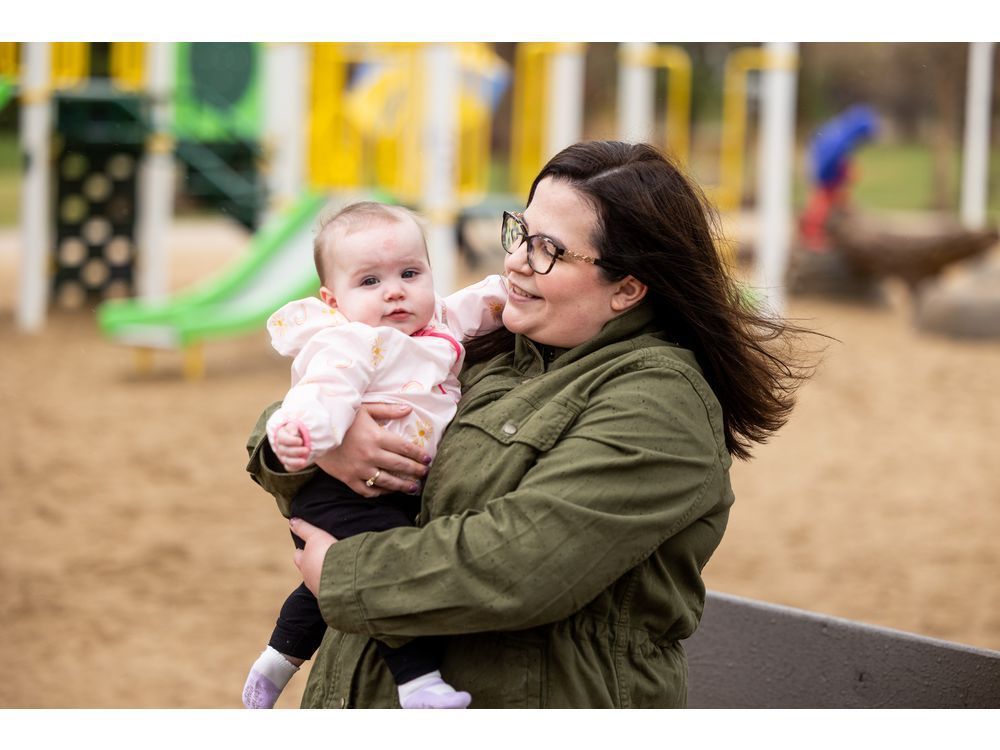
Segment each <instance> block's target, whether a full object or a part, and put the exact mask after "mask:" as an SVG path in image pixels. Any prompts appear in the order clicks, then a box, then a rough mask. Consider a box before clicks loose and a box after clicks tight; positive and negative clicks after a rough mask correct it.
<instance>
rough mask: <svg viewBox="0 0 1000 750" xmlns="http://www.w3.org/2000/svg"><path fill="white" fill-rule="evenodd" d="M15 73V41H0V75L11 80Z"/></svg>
mask: <svg viewBox="0 0 1000 750" xmlns="http://www.w3.org/2000/svg"><path fill="white" fill-rule="evenodd" d="M17 74H18V60H17V42H0V77H3V78H10V79H12V80H13V79H15V78H17Z"/></svg>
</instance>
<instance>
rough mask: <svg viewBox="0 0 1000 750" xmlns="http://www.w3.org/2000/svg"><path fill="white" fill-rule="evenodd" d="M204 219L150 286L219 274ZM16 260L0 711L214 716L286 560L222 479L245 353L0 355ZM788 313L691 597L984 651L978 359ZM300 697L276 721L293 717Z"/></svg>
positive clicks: (61, 331)
mask: <svg viewBox="0 0 1000 750" xmlns="http://www.w3.org/2000/svg"><path fill="white" fill-rule="evenodd" d="M245 242H246V238H245V236H244V235H242V234H241V233H240V232H238V231H237V230H235V229H232V228H230V227H228V226H226V225H220V224H218V223H216V222H212V221H199V222H187V223H183V224H179V225H178V226H176V227H175V228H174V230H173V231H172V235H171V247H172V255H171V259H172V260H171V287H172V288H181V287H183V286H185V285H187V284H189V283H190V282H191V281H194V280H196V279H199V278H202V277H204V275H205V274H207V273H210V272H211V271H213V270H214V269H216V268H219V267H221V266H223V265H225V264H226V263H227V262H229V261H230V260H231V259H232V258H234V257H236V256H238V255H239V253H240V252H241V251H242V249H243V247H244V246H245ZM17 265H18V253H17V237H16V234H14V233H12V232H6V233H0V351H3V352H4V354H3V366H2V367H0V413H2V414H3V415H5V416H6V418H7V424H6V426H5V428H4V429H3V430H0V504H2V507H3V519H4V520H3V523H2V524H0V612H2V615H0V663H2V664H4V665H5V669H4V673H5V679H4V680H3V681H0V707H238V706H239V705H240V699H239V693H240V689H241V686H242V683H243V678H244V676H245V673H246V669H247V666H248V664H249V663H250V661H251V660H252V659H253V658H254V656H255V655H256V653H257V652H259V650H260V648H261V647H262V645H263V643H264V640H265V639H266V637H267V635H268V634H269V632H270V628H271V625H272V623H273V618H274V613H275V611H276V608H277V606H278V605H279V603H280V602H281V600H282V598H283V597H284V596H285V594H286V593H287V592H288V591H290V590H291V589H292V588H293V587H294V585H295V584H296V580H297V579H296V575H295V570H294V567H293V566H292V564H291V544H290V540H289V538H288V535H287V530H286V527H285V525H284V523H283V521H282V519H281V517H280V516H279V515H278V514H277V512H276V511H275V510H274V508H273V505H272V503H271V501H270V500H269V498H268V497H267V496H266V495H264V494H263V493H262V492H261V491H260V490H259V489H257V488H256V487H255V485H253V484H252V483H251V481H250V480H249V478H248V477H247V475H246V474H245V472H244V465H245V462H246V453H245V450H244V447H243V444H244V441H245V437H246V434H247V432H248V431H249V429H250V427H251V426H252V424H253V422H254V419H255V417H256V415H257V413H258V412H259V410H260V409H261V408H262V407H263V406H264V405H266V404H267V403H269V402H270V401H272V400H273V399H275V398H278V397H280V395H281V393H282V392H283V390H284V388H285V387H286V384H287V378H288V374H287V372H288V371H287V362H285V361H282V360H281V359H280V358H279V357H277V355H274V354H273V353H272V352H271V351H270V350H269V346H268V343H267V340H266V336H265V335H264V334H263V332H261V333H260V334H259V335H250V336H246V337H244V338H240V339H236V340H231V341H223V342H218V343H213V344H211V345H209V346H208V347H207V349H206V364H207V374H206V376H205V377H204V378H203V379H202V380H199V381H196V382H188V381H185V380H183V379H182V378H181V377H180V371H181V362H180V357H179V355H176V354H169V353H168V354H163V355H161V356H159V357H158V358H157V360H156V364H155V369H154V371H153V373H152V374H150V375H147V376H142V377H140V376H139V375H137V373H136V371H135V369H134V366H133V365H134V362H133V357H132V353H131V352H130V351H129V350H127V349H124V348H121V347H119V346H117V345H115V344H112V343H110V342H108V341H105V340H104V339H102V338H101V336H100V335H99V333H98V332H97V330H96V326H95V324H94V318H93V314H92V312H91V311H82V312H76V313H67V312H55V313H53V314H52V315H51V316H50V319H49V321H48V323H47V325H46V327H45V329H44V331H43V332H42V333H40V334H38V335H31V336H29V335H25V334H22V333H19V332H18V331H17V329H16V326H15V324H14V315H13V310H14V307H15V304H16V297H17V287H18V284H17ZM888 292H889V298H890V302H891V304H890V305H889V306H888V307H886V308H885V309H880V310H878V309H877V310H872V309H861V308H857V307H851V306H849V305H840V304H833V303H829V302H817V301H806V300H793V301H792V303H791V306H790V310H789V313H790V315H791V316H793V317H796V318H800V319H803V320H804V321H805V322H807V323H808V324H809V325H811V326H812V327H814V328H816V329H818V330H820V331H822V332H824V333H827V334H830V335H831V336H835V337H836V338H837V339H839V343H837V342H834V343H831V344H830V345H829V346H828V348H827V351H826V353H825V357H824V362H823V364H822V366H821V368H820V370H819V372H818V373H817V375H816V376H815V378H814V379H813V380H812V381H811V382H809V383H808V384H807V385H806V386H805V388H804V389H803V390H802V391H801V397H800V403H799V405H798V407H797V409H796V411H795V413H794V415H793V417H792V420H791V422H790V423H789V424H788V425H787V427H786V428H785V429H783V430H782V432H781V433H780V434H779V435H778V436H777V437H776V438H775V439H774V440H773V441H772V442H771V443H769V444H768V445H766V446H763V447H761V448H760V449H759V450H758V451H757V455H756V458H755V459H754V460H753V461H751V462H749V463H740V464H737V465H736V467H735V468H734V471H733V482H734V485H735V489H736V495H737V504H736V506H735V507H734V510H733V515H732V519H731V522H730V527H729V530H728V532H727V534H726V537H725V539H724V541H723V543H722V546H721V548H720V549H719V551H718V552H717V554H716V556H715V557H714V558H713V560H712V561H711V562H710V563H709V565H708V568H707V569H706V578H707V582H708V585H709V587H710V588H714V589H716V590H719V591H725V592H729V593H734V594H738V595H742V596H748V597H753V598H758V599H763V600H767V601H772V602H778V603H781V604H786V605H790V606H795V607H801V608H804V609H808V610H813V611H818V612H824V613H829V614H833V615H837V616H841V617H847V618H851V619H856V620H861V621H864V622H869V623H874V624H877V625H883V626H887V627H892V628H898V629H902V630H908V631H912V632H916V633H921V634H925V635H929V636H934V637H938V638H944V639H949V640H953V641H958V642H961V643H965V644H970V645H975V646H980V647H985V648H991V649H1000V583H998V581H1000V545H998V544H997V538H998V537H1000V471H998V468H997V440H996V437H995V432H996V428H997V425H1000V397H998V395H997V383H998V377H997V375H998V373H1000V342H992V343H974V342H962V341H952V340H948V339H944V338H939V337H933V336H930V335H927V334H922V333H920V332H918V331H916V330H915V329H914V327H913V326H912V325H911V324H910V311H909V307H908V299H907V297H906V292H905V290H903V289H900V288H896V287H893V286H891V285H890V286H889V287H888ZM304 682H305V679H304V676H301V675H300V676H299V677H297V678H296V680H295V681H293V683H292V685H291V687H290V688H289V690H288V691H287V692H286V694H285V695H284V696H283V697H282V699H281V701H280V702H279V707H291V706H295V705H297V703H298V699H299V697H300V694H301V689H302V686H303V685H304Z"/></svg>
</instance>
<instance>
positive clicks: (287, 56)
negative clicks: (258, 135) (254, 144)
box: [264, 42, 308, 218]
mask: <svg viewBox="0 0 1000 750" xmlns="http://www.w3.org/2000/svg"><path fill="white" fill-rule="evenodd" d="M265 50H266V51H265V56H264V60H265V62H264V102H265V109H264V122H265V127H264V143H265V148H266V153H267V155H268V173H267V183H268V194H269V200H268V210H267V218H270V217H271V216H272V215H273V214H274V213H275V212H276V211H279V210H280V209H281V208H283V207H284V206H286V205H287V204H289V203H291V202H292V201H293V200H295V198H296V197H297V196H298V195H299V193H300V192H301V191H302V187H303V185H304V184H305V156H306V151H305V132H306V129H305V123H306V102H307V93H308V92H307V90H306V87H307V85H308V79H307V78H306V64H307V59H306V53H307V49H306V45H305V44H298V43H285V42H282V43H275V44H268V45H267V46H266V47H265Z"/></svg>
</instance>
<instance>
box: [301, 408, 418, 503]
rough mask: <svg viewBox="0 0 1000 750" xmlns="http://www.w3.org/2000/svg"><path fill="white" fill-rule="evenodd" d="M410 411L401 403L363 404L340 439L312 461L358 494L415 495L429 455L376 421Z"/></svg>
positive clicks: (397, 416)
mask: <svg viewBox="0 0 1000 750" xmlns="http://www.w3.org/2000/svg"><path fill="white" fill-rule="evenodd" d="M411 411H412V408H411V407H409V406H405V405H402V404H365V405H364V406H362V407H361V408H360V409H358V414H357V416H356V417H355V418H354V423H353V424H352V425H351V426H350V428H349V429H348V430H347V434H345V435H344V441H343V442H342V443H341V444H340V445H339V446H337V447H336V448H334V449H333V450H331V451H328V452H327V453H326V454H324V455H323V456H320V457H319V458H318V459H316V464H317V465H318V466H319V467H320V468H321V469H322V470H323V471H325V472H326V473H327V474H329V475H330V476H332V477H336V478H337V479H339V480H340V481H341V482H343V483H344V484H346V485H347V486H348V487H350V488H351V489H352V490H354V491H355V492H357V493H358V494H359V495H361V496H362V497H378V496H379V495H384V494H386V493H388V492H406V493H409V494H411V495H412V494H416V493H417V492H419V491H420V479H421V478H422V477H423V476H424V475H425V474H427V464H429V463H430V460H431V459H430V456H428V455H427V454H426V453H425V452H424V451H423V449H422V448H419V447H417V446H416V445H413V443H411V442H410V441H408V440H406V439H405V438H403V437H400V436H399V435H397V434H395V433H393V432H390V431H389V430H385V429H383V428H382V427H380V426H379V423H378V422H377V421H376V420H381V421H386V420H389V419H399V418H400V417H405V416H406V415H407V414H409V413H410V412H411ZM372 477H375V481H374V483H373V484H372V485H371V486H369V485H368V484H366V482H367V480H369V479H371V478H372Z"/></svg>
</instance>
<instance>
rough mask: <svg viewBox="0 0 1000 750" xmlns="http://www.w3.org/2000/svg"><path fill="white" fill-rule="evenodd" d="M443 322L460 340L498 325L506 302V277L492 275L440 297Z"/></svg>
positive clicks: (488, 330) (478, 334) (488, 331)
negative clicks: (442, 307) (441, 298)
mask: <svg viewBox="0 0 1000 750" xmlns="http://www.w3.org/2000/svg"><path fill="white" fill-rule="evenodd" d="M442 303H443V306H444V319H445V320H444V322H445V324H446V325H447V326H448V327H449V328H450V329H451V330H452V331H453V332H454V333H455V335H456V336H457V337H458V339H459V340H460V341H468V340H469V339H470V338H473V337H474V336H480V335H482V334H484V333H490V332H491V331H495V330H497V329H498V328H499V327H500V326H501V325H502V323H501V320H500V316H501V315H503V308H504V305H506V304H507V280H506V279H504V278H503V277H502V276H499V275H497V274H494V275H492V276H487V277H486V278H485V279H483V280H482V281H479V282H477V283H475V284H472V285H470V286H467V287H465V288H464V289H459V290H458V291H457V292H455V293H454V294H449V295H448V296H447V297H445V298H444V300H442Z"/></svg>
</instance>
